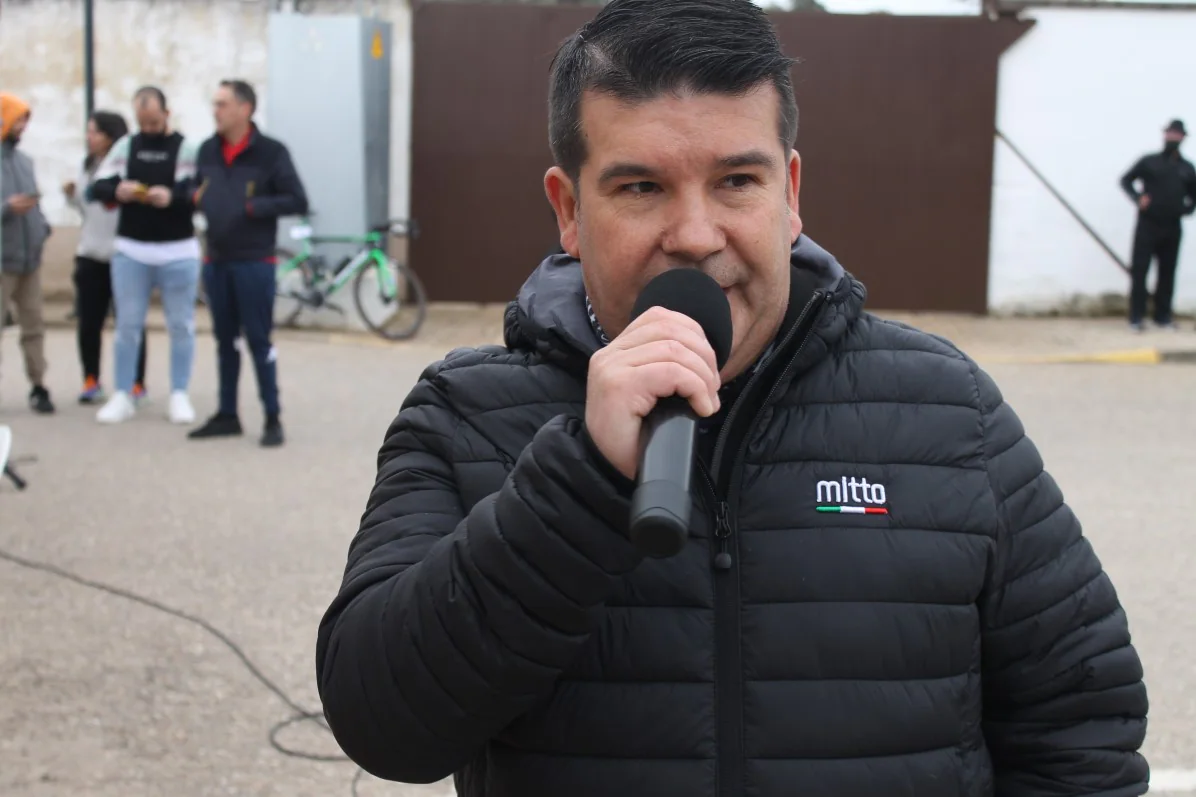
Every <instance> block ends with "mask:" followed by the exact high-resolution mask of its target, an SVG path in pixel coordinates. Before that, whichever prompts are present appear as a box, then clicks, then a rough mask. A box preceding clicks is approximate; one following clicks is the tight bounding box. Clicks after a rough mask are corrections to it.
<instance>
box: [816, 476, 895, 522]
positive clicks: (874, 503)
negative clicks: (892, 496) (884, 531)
mask: <svg viewBox="0 0 1196 797" xmlns="http://www.w3.org/2000/svg"><path fill="white" fill-rule="evenodd" d="M887 501H888V496H887V494H886V493H885V486H884V485H883V484H881V483H880V482H869V481H868V480H867V479H857V478H855V477H854V476H853V477H851V478H848V477H847V476H844V477H842V478H840V479H839V480H838V481H820V482H818V511H819V512H841V513H844V514H851V515H887V514H889V510H888V509H886V508H885V507H884V504H885V503H886V502H887Z"/></svg>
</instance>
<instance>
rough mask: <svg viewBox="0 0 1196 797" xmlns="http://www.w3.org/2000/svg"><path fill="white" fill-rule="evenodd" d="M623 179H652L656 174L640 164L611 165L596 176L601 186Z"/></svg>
mask: <svg viewBox="0 0 1196 797" xmlns="http://www.w3.org/2000/svg"><path fill="white" fill-rule="evenodd" d="M625 177H641V178H653V177H656V172H655V171H653V170H652V169H651V168H650V167H648V166H644V165H643V164H640V163H612V164H611V165H610V166H607V167H606V168H605V169H603V170H602V173H601V174H600V175H598V183H599V184H602V183H606V182H609V181H611V180H619V179H622V178H625Z"/></svg>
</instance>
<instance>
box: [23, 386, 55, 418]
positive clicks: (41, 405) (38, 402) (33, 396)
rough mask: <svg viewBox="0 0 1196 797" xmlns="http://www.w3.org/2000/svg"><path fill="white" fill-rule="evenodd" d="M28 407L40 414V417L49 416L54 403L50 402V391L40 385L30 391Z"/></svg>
mask: <svg viewBox="0 0 1196 797" xmlns="http://www.w3.org/2000/svg"><path fill="white" fill-rule="evenodd" d="M29 407H30V408H31V409H32V410H33V411H34V412H40V413H41V414H42V415H49V414H50V413H52V412H54V402H52V401H50V391H48V390H46V389H45V388H44V387H42V386H41V385H38V386H37V387H35V388H33V390H30V391H29Z"/></svg>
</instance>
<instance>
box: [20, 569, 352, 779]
mask: <svg viewBox="0 0 1196 797" xmlns="http://www.w3.org/2000/svg"><path fill="white" fill-rule="evenodd" d="M0 559H4V560H5V561H8V562H11V563H12V564H14V565H17V566H18V567H24V568H26V569H28V570H36V571H38V572H41V573H48V574H49V575H52V576H57V577H58V578H62V579H65V580H67V581H71V582H73V583H75V584H78V585H79V586H82V587H87V588H88V589H94V590H98V591H100V592H105V593H107V594H109V595H114V596H116V597H118V598H124V599H125V600H128V601H132V602H134V603H139V604H141V605H142V606H146V607H148V608H150V609H154V610H155V611H159V612H162V613H163V614H168V615H170V616H171V617H176V618H178V619H180V620H185V621H186V622H188V623H191V624H192V625H196V626H199V627H200V628H202V629H203V630H204V631H206V632H208V633H209V634H211V635H212V636H213V637H215V638H216V639H218V640H220V642H221V643H223V644H224V646H225V647H227V648H228V649H229V650H231V651H232V653H233V655H234V656H236V657H237V659H239V660H240V662H241V664H242V665H244V667H245V669H247V670H248V671H249V673H250V674H251V675H252V676H253V677H254V678H256V679H257V681H258V682H259V683H261V685H262V686H264V687H266V689H268V690H269V691H270V692H272V693H273V694H274V695H275V696H276V697H277V698H278V699H279V700H281V701H282V702H283V703H284V704H285V705H286V706H287V708H289V709H291V710H292V711H293V712H295V713H294V714H293V715H291V716H290V717H288V718H287V719H285V720H282V721H281V722H278V723H276V724H275V725H274V726H273V727H272V728H271V729H270V732H269V734H268V737H267V738H268V739H269V741H270V746H271V747H273V748H274V749H275V750H277V751H278V752H280V753H282V754H283V755H287V756H291V757H292V758H302V759H305V760H308V761H349V760H350V759H349V757H348V756H345V755H343V754H342V755H322V754H319V753H305V752H303V751H302V750H293V749H291V748H288V747H285V746H283V744H282V743H281V742H279V741H278V738H277V737H278V734H279V732H280V731H282V730H283V729H285V728H288V727H290V726H291V725H296V724H298V723H300V722H314V723H316V724H317V725H319V726H320V727H321V728H323V729H324V730H325V731H327V732H328V733H331V732H332V731H331V729H330V728H329V727H328V723H327V721H326V720H325V719H324V715H323V712H320V711H311V710H309V709H307V708H304V707H303V706H301V705H299V704H298V703H296V702H295V701H294V700H292V699H291V697H290V695H288V694H287V693H286V692H284V691H283V690H282V688H281V687H280V686H278V685H277V684H276V683H274V682H273V681H271V680H270V679H269V678H268V677H266V675H265V674H264V673H263V672H262V671H261V670H260V669H259V668H258V666H257V665H256V664H254V663H253V661H252V660H251V659H250V658H249V656H247V655H245V651H243V650H241V647H240V646H239V645H237V643H236V642H233V641H232V640H231V639H229V637H228V635H227V634H225V633H224V632H223V631H221V630H220V629H219V628H216V627H215V626H213V625H212V624H211V623H209V622H208V621H207V620H205V619H203V618H202V617H199V616H196V615H193V614H188V613H187V612H184V611H182V610H181V609H175V608H173V607H170V606H167V605H166V604H163V603H159V602H158V601H156V600H154V599H152V598H146V597H144V596H142V595H138V594H136V593H135V592H129V591H128V590H125V589H121V588H120V587H113V586H110V585H108V584H103V583H101V582H99V581H92V580H91V579H88V578H84V577H83V576H79V575H75V574H74V573H71V572H70V571H68V570H64V569H62V568H61V567H58V566H57V565H53V564H49V563H46V562H35V561H33V560H32V559H26V558H24V557H22V556H17V555H16V554H13V553H9V552H8V551H5V550H0ZM364 774H365V770H363V769H361V768H360V767H358V769H357V772H356V774H354V776H353V782H352V784H351V793H352V795H353V797H357V784H358V783H359V782H360V781H361V778H362V776H363V775H364Z"/></svg>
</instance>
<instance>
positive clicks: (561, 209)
mask: <svg viewBox="0 0 1196 797" xmlns="http://www.w3.org/2000/svg"><path fill="white" fill-rule="evenodd" d="M544 193H545V194H547V195H548V202H549V203H550V204H551V205H552V210H553V212H554V213H556V226H557V229H558V230H560V233H561V248H562V249H564V250H565V251H566V252H568V253H569V254H570V255H572V256H573V257H575V258H577V259H578V260H580V259H581V247H579V246H578V245H577V212H578V197H577V187H576V186H575V185H574V183H573V181H572V180H570V179H569V176H568V175H567V174H565V171H564V169H562V168H561V167H560V166H553V167H552V168H551V169H549V170H548V172H547V173H545V175H544Z"/></svg>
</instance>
